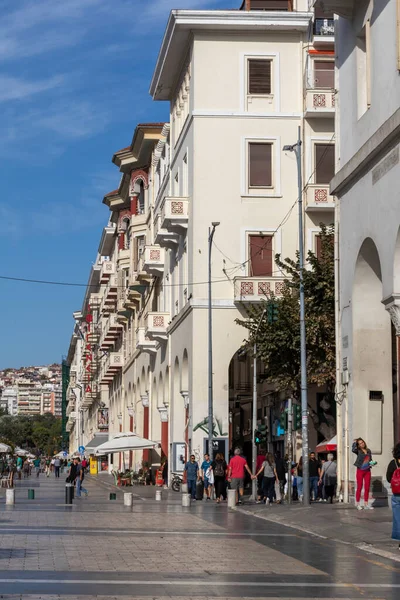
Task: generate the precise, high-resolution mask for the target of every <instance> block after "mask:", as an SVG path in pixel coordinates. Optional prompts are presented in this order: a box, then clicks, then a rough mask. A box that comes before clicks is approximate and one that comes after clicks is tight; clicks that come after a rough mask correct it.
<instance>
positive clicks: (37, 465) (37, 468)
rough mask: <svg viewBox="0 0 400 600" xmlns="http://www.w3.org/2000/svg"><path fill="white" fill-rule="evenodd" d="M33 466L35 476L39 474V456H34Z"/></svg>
mask: <svg viewBox="0 0 400 600" xmlns="http://www.w3.org/2000/svg"><path fill="white" fill-rule="evenodd" d="M33 466H34V467H35V471H36V477H39V475H40V458H35V460H34V461H33Z"/></svg>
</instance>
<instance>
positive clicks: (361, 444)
mask: <svg viewBox="0 0 400 600" xmlns="http://www.w3.org/2000/svg"><path fill="white" fill-rule="evenodd" d="M351 450H352V452H354V454H357V459H356V462H355V463H354V466H355V467H356V468H357V473H356V478H357V491H356V506H357V510H362V509H363V507H362V506H361V504H360V501H361V490H362V487H363V484H364V508H365V510H373V509H374V507H373V506H371V505H370V504H368V498H369V488H370V485H371V467H372V466H374V465H376V461H374V460H372V454H371V450H370V449H369V448H368V447H367V444H366V443H365V441H364V440H363V439H362V438H357V439H355V440H354V441H353V446H352V448H351Z"/></svg>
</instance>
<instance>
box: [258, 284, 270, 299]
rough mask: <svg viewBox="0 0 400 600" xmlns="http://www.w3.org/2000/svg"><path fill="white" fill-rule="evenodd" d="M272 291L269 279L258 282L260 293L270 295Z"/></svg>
mask: <svg viewBox="0 0 400 600" xmlns="http://www.w3.org/2000/svg"><path fill="white" fill-rule="evenodd" d="M270 293H271V283H270V282H269V281H259V282H258V295H259V296H268V295H269V294H270Z"/></svg>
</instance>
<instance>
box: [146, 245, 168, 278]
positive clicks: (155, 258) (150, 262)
mask: <svg viewBox="0 0 400 600" xmlns="http://www.w3.org/2000/svg"><path fill="white" fill-rule="evenodd" d="M164 264H165V248H161V246H146V247H145V249H144V256H143V270H144V271H146V272H147V273H151V274H154V275H162V274H163V273H164Z"/></svg>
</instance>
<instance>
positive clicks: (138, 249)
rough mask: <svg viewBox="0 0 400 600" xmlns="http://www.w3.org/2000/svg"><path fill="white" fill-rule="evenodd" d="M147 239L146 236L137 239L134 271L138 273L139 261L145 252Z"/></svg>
mask: <svg viewBox="0 0 400 600" xmlns="http://www.w3.org/2000/svg"><path fill="white" fill-rule="evenodd" d="M145 243H146V238H145V237H144V235H140V236H137V237H135V248H134V249H135V255H134V270H135V271H138V267H139V261H140V258H141V256H142V254H143V252H144V247H145Z"/></svg>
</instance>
